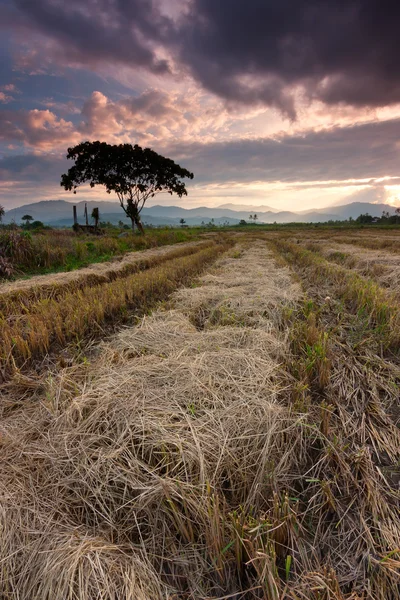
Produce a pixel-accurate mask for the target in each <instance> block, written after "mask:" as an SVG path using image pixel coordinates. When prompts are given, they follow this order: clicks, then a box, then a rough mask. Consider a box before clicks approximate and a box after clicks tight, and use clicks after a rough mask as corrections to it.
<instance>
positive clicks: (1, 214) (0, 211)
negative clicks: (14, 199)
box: [0, 204, 6, 223]
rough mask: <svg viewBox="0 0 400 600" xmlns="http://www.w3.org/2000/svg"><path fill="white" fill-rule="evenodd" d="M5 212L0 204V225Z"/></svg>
mask: <svg viewBox="0 0 400 600" xmlns="http://www.w3.org/2000/svg"><path fill="white" fill-rule="evenodd" d="M5 212H6V211H5V210H4V206H2V205H1V204H0V223H1V222H2V220H3V217H4V215H5Z"/></svg>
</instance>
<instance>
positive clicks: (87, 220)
mask: <svg viewBox="0 0 400 600" xmlns="http://www.w3.org/2000/svg"><path fill="white" fill-rule="evenodd" d="M85 218H86V227H87V226H88V225H89V218H88V214H87V204H86V202H85Z"/></svg>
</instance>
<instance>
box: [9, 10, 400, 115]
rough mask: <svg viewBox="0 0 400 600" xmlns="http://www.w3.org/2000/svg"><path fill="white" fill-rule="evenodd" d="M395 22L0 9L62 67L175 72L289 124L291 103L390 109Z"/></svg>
mask: <svg viewBox="0 0 400 600" xmlns="http://www.w3.org/2000/svg"><path fill="white" fill-rule="evenodd" d="M399 19H400V4H396V3H393V2H391V1H390V2H389V1H388V0H368V2H367V1H365V0H324V1H320V0H313V1H311V2H310V0H296V1H293V0H247V1H246V2H244V1H243V0H229V4H227V3H226V2H218V1H216V0H191V1H188V2H184V3H181V4H180V3H177V2H172V1H171V0H170V1H169V2H168V1H167V0H130V1H129V2H126V1H125V0H85V1H84V2H82V0H70V1H69V2H60V1H58V0H35V2H31V0H14V2H7V3H6V4H5V8H4V9H3V21H4V22H7V23H13V25H14V27H15V29H16V30H17V31H18V30H19V31H20V32H24V31H26V30H27V29H30V30H32V29H34V30H35V31H36V32H37V34H38V35H40V36H42V41H43V40H47V43H48V44H52V45H53V46H54V51H55V52H58V56H56V58H57V59H58V60H60V61H61V60H62V56H64V58H65V60H66V61H67V62H68V61H69V62H70V63H71V62H77V63H81V64H92V65H93V64H99V63H101V62H108V63H116V64H124V65H128V66H131V67H133V68H135V67H142V68H145V69H147V70H149V71H150V72H153V73H158V74H163V73H167V72H168V71H170V70H172V71H173V72H175V73H177V72H178V71H179V70H180V71H181V72H182V69H183V71H186V73H190V74H191V75H192V76H193V77H194V78H195V79H196V80H197V81H198V82H199V83H200V84H201V85H202V86H204V88H206V89H207V90H209V91H211V92H213V93H214V94H216V95H218V96H220V97H221V98H224V99H225V100H226V101H228V102H234V103H238V102H239V103H244V104H248V105H252V104H258V103H262V104H265V105H268V106H272V107H277V108H279V109H280V110H281V111H282V112H283V113H284V114H285V115H287V116H289V117H292V118H294V117H295V114H296V102H297V100H298V98H299V96H300V97H301V96H303V97H306V98H309V99H319V100H322V101H324V102H325V103H327V104H337V103H347V104H350V105H354V106H362V107H365V106H370V107H376V106H385V105H390V104H393V103H397V102H398V101H399V100H400V71H399V69H398V68H397V62H398V56H399V50H400V38H399V35H398V22H399ZM43 43H44V44H45V42H43ZM38 44H39V42H38ZM39 45H40V44H39ZM47 49H48V48H47ZM57 49H58V50H57ZM31 52H32V53H33V54H32V55H31V57H30V58H31V59H32V60H34V58H35V57H37V54H35V52H37V49H35V48H32V50H31ZM27 56H28V58H29V53H28V55H27ZM25 58H26V57H25ZM53 58H54V55H53Z"/></svg>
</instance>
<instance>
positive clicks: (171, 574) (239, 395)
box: [0, 236, 400, 600]
mask: <svg viewBox="0 0 400 600" xmlns="http://www.w3.org/2000/svg"><path fill="white" fill-rule="evenodd" d="M259 238H260V239H256V237H255V236H252V237H250V236H247V237H242V238H240V241H239V242H238V243H237V244H236V246H235V247H233V248H230V249H229V250H226V249H225V250H226V251H225V253H224V254H222V256H220V257H219V259H218V260H217V262H216V263H215V264H214V265H213V266H212V267H209V269H208V272H206V274H204V275H203V276H202V277H201V278H200V279H198V280H197V281H196V282H195V283H192V285H190V286H189V287H180V288H179V289H177V290H176V291H175V292H174V293H173V294H172V297H171V301H170V303H169V304H168V306H159V307H158V308H157V309H156V310H155V311H154V312H153V313H151V314H147V315H146V316H144V317H143V318H142V320H141V321H140V322H139V324H138V325H137V326H134V327H132V326H129V327H124V328H122V329H121V330H120V331H119V332H118V333H116V334H115V335H114V336H113V337H112V338H111V339H108V340H107V341H103V342H101V343H100V344H99V345H98V347H97V348H96V350H95V351H94V352H93V353H92V354H91V359H90V360H88V361H86V363H85V364H72V365H71V366H69V367H66V368H59V369H58V370H54V371H53V372H52V374H51V376H49V377H48V379H47V380H43V379H42V380H41V381H40V382H39V383H38V384H37V386H36V387H35V386H34V385H32V387H31V388H30V389H29V390H28V388H29V383H28V382H27V381H26V380H24V379H23V378H21V377H20V378H18V377H17V376H16V377H15V378H14V380H13V381H12V382H10V383H9V384H8V388H7V394H6V395H5V397H4V399H3V401H2V406H1V411H2V421H1V424H0V443H1V444H2V455H3V460H2V463H1V466H0V495H1V512H0V523H1V525H0V526H1V530H2V543H1V545H0V596H1V598H4V600H11V599H12V598H14V597H18V598H19V600H28V599H29V600H30V599H31V598H40V599H43V600H65V599H66V598H71V600H72V599H75V598H76V599H79V600H94V599H96V600H111V599H112V600H117V599H118V600H136V599H139V600H189V599H190V600H200V599H202V600H204V599H206V598H207V599H215V600H216V599H223V598H228V597H229V598H235V599H237V600H239V598H240V599H241V600H255V599H259V600H261V599H268V600H270V599H273V600H280V599H282V600H284V599H288V600H299V599H308V600H323V599H325V600H328V599H330V600H356V599H357V600H358V599H361V598H362V599H363V600H388V599H389V598H390V599H399V598H400V587H399V586H400V578H399V567H400V555H399V548H400V525H399V522H398V514H399V509H400V494H399V481H400V471H399V468H398V465H399V462H400V430H399V428H398V424H397V422H398V419H399V416H400V413H399V405H398V389H399V387H398V386H399V382H400V368H399V365H398V357H397V355H396V353H395V349H396V346H395V340H396V339H397V338H395V337H390V338H388V337H387V336H388V335H389V334H388V330H387V329H385V327H386V325H387V319H389V318H390V319H391V320H390V323H391V324H392V323H394V319H395V318H397V317H396V316H395V313H394V312H393V311H394V307H395V303H394V301H393V303H392V299H391V297H390V302H389V300H388V298H389V297H388V296H386V295H380V294H381V291H379V290H381V288H379V286H376V284H374V285H375V286H376V288H374V287H371V285H372V284H371V285H370V284H368V282H367V280H365V279H363V285H364V287H365V289H366V291H365V293H364V296H363V297H362V298H363V302H365V303H366V304H365V305H364V304H361V300H360V299H359V298H358V296H357V295H356V294H355V289H356V288H355V287H354V286H356V284H357V282H358V279H357V278H361V277H362V276H361V275H360V274H359V273H353V272H352V271H351V269H348V268H345V267H343V266H341V265H337V264H333V263H330V262H329V261H326V260H325V259H324V257H323V256H322V255H321V253H315V252H312V251H310V250H306V249H304V248H303V247H302V244H297V243H295V244H293V243H291V242H289V241H287V240H280V241H279V240H277V239H276V238H275V239H274V241H273V242H272V243H271V242H269V243H267V240H266V238H262V236H259ZM212 249H213V248H207V249H203V250H200V251H199V252H198V253H196V254H193V255H192V256H188V257H184V258H179V259H176V260H178V261H182V260H184V261H194V260H195V257H196V256H200V255H201V254H202V253H206V252H211V250H212ZM221 249H222V248H220V250H221ZM213 256H215V253H214V254H213ZM182 264H183V263H182V262H174V261H170V262H167V263H166V264H164V265H161V266H160V268H162V269H170V270H168V278H171V277H173V276H174V275H173V273H174V271H175V273H176V275H175V277H176V279H177V280H179V281H183V280H182V279H181V277H182V271H181V270H180V269H181V267H182ZM196 264H197V263H196ZM185 265H186V263H185ZM202 265H203V266H204V262H202ZM157 268H158V267H157ZM185 269H187V265H186V266H185ZM151 272H155V270H154V269H150V270H148V271H146V272H143V273H138V274H135V275H134V277H135V278H137V277H140V276H142V275H143V276H145V275H146V276H147V275H148V274H149V273H151ZM194 272H196V271H193V272H192V274H193V273H194ZM132 277H133V276H132ZM354 277H355V278H356V279H354ZM128 280H129V278H127V281H128ZM123 281H124V282H125V279H124V280H123ZM365 282H367V283H365ZM112 283H113V284H114V283H115V282H112ZM110 285H111V284H110ZM163 285H164V284H163ZM152 286H153V287H152V288H151V289H152V294H153V296H152V298H153V300H154V299H155V298H157V297H158V296H157V291H156V290H157V284H156V280H155V279H154V280H152ZM175 287H176V286H175ZM149 289H150V288H149ZM171 289H172V288H171ZM376 289H378V296H379V297H378V299H377V300H374V301H372V297H370V296H368V294H370V295H371V294H372V293H373V292H374V291H376ZM384 293H385V294H386V292H385V290H383V289H382V294H384ZM384 301H385V303H386V304H387V307H388V308H387V309H386V312H385V311H383V309H382V308H381V305H380V304H379V303H383V302H384ZM386 304H385V306H386ZM361 308H363V310H361ZM396 314H397V313H396ZM382 319H383V320H382ZM382 328H383V329H382ZM386 341H388V344H386V346H385V343H384V342H386ZM24 386H25V388H24ZM21 396H23V397H24V402H23V403H22V402H21ZM13 402H14V404H13Z"/></svg>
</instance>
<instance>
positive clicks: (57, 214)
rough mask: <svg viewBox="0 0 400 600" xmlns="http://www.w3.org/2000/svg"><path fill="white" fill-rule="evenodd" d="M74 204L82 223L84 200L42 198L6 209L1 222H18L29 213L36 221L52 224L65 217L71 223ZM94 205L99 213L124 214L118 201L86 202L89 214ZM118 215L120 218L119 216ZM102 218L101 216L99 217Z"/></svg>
mask: <svg viewBox="0 0 400 600" xmlns="http://www.w3.org/2000/svg"><path fill="white" fill-rule="evenodd" d="M74 204H75V205H76V208H77V213H78V220H79V221H80V222H81V223H83V222H84V220H83V213H84V210H85V202H76V203H72V202H66V201H65V200H42V201H41V202H34V203H32V204H25V206H20V207H18V208H13V209H11V210H8V211H6V214H5V215H4V219H3V222H4V223H11V222H12V221H15V222H16V223H20V222H21V219H22V217H23V216H24V215H31V217H33V218H34V219H35V220H36V221H42V222H43V223H46V224H49V225H53V224H55V223H56V222H57V221H59V220H63V219H67V220H71V223H73V216H72V206H73V205H74ZM95 206H98V207H99V208H100V217H101V215H104V214H107V213H119V214H120V215H121V217H123V215H124V214H125V213H124V211H123V210H122V208H121V207H120V205H119V204H118V202H93V201H91V202H87V207H88V213H89V216H90V214H91V212H92V210H93V208H94V207H95ZM121 217H120V218H121ZM101 218H102V217H101Z"/></svg>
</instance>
